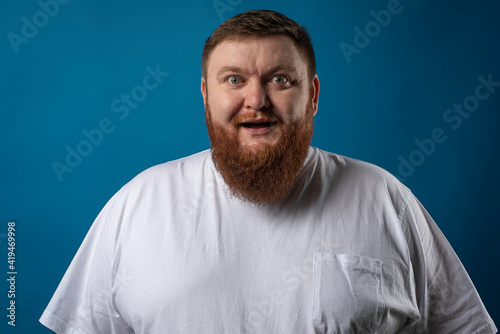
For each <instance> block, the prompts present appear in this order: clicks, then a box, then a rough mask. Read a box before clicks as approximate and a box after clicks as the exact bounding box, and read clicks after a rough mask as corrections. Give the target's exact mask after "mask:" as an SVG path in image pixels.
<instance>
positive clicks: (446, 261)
mask: <svg viewBox="0 0 500 334" xmlns="http://www.w3.org/2000/svg"><path fill="white" fill-rule="evenodd" d="M315 67H316V65H315V60H314V51H313V48H312V45H311V41H310V38H309V35H308V33H307V32H306V30H305V29H304V28H303V27H301V26H300V25H298V24H297V23H296V22H295V21H293V20H291V19H289V18H288V17H286V16H284V15H282V14H280V13H277V12H273V11H265V10H260V11H249V12H245V13H242V14H239V15H237V16H235V17H233V18H231V19H229V20H228V21H226V22H224V23H223V24H221V26H220V27H219V28H217V30H216V31H215V32H214V33H213V34H212V36H211V37H210V38H209V39H208V40H207V42H206V44H205V47H204V50H203V55H202V79H201V92H202V95H203V101H204V104H205V116H206V122H207V127H208V132H209V136H210V141H211V149H210V150H207V151H204V152H201V153H198V154H196V155H193V156H190V157H187V158H183V159H180V160H177V161H172V162H168V163H166V164H162V165H159V166H155V167H153V168H150V169H148V170H147V171H145V172H143V173H141V174H140V175H139V176H137V177H136V178H134V179H133V180H132V181H131V182H129V183H128V184H127V185H126V186H124V187H123V188H122V189H121V190H120V191H119V192H118V193H117V194H116V195H115V196H114V197H113V198H112V199H111V200H110V201H109V202H108V204H107V205H106V206H105V207H104V209H103V210H102V211H101V213H100V214H99V216H98V217H97V219H96V221H95V222H94V224H93V226H92V228H91V229H90V231H89V233H88V235H87V237H86V238H85V240H84V242H83V244H82V245H81V247H80V249H79V251H78V253H77V254H76V256H75V258H74V260H73V262H72V263H71V265H70V267H69V269H68V271H67V273H66V274H65V276H64V278H63V280H62V282H61V283H60V285H59V287H58V289H57V291H56V293H55V294H54V297H53V298H52V300H51V302H50V304H49V305H48V307H47V309H46V310H45V312H44V314H43V315H42V318H41V322H42V323H43V324H44V325H46V326H47V327H49V328H50V329H52V330H54V331H55V332H57V333H175V334H181V333H189V334H192V333H214V334H215V333H217V334H220V333H231V334H234V333H301V334H304V333H306V334H307V333H384V334H388V333H433V334H435V333H443V334H444V333H495V332H496V328H495V325H494V323H493V321H492V320H491V318H490V317H489V315H488V313H487V312H486V310H485V308H484V306H483V304H482V302H481V300H480V298H479V296H478V294H477V292H476V290H475V289H474V286H473V284H472V282H471V281H470V279H469V277H468V275H467V273H466V271H465V270H464V268H463V266H462V265H461V263H460V261H459V260H458V258H457V257H456V255H455V253H454V252H453V250H452V248H451V247H450V245H449V244H448V242H447V241H446V239H445V237H444V236H443V235H442V234H441V232H440V231H439V229H438V227H437V226H436V224H435V223H434V222H433V220H432V219H431V217H430V216H429V215H428V213H427V212H426V211H425V209H424V208H423V207H422V206H421V204H420V203H419V202H418V200H417V199H416V198H415V197H414V196H413V195H412V193H411V192H410V191H409V190H408V189H407V188H406V187H405V186H403V185H402V184H401V183H400V182H399V181H397V180H396V179H395V178H394V177H392V176H391V175H390V174H388V173H387V172H385V171H384V170H382V169H380V168H378V167H375V166H373V165H370V164H368V163H364V162H360V161H357V160H353V159H349V158H346V157H342V156H339V155H336V154H333V153H328V152H325V151H322V150H319V149H317V148H313V147H310V142H311V137H312V132H313V119H314V115H315V114H316V112H317V110H318V96H319V79H318V76H317V75H316V68H315Z"/></svg>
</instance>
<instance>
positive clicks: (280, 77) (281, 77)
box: [271, 75, 288, 85]
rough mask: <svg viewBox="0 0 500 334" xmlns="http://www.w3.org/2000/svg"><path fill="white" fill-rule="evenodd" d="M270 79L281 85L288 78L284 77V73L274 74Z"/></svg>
mask: <svg viewBox="0 0 500 334" xmlns="http://www.w3.org/2000/svg"><path fill="white" fill-rule="evenodd" d="M271 81H272V82H273V83H275V84H277V85H283V84H286V83H287V82H288V78H287V77H285V76H284V75H275V76H274V77H273V78H272V79H271Z"/></svg>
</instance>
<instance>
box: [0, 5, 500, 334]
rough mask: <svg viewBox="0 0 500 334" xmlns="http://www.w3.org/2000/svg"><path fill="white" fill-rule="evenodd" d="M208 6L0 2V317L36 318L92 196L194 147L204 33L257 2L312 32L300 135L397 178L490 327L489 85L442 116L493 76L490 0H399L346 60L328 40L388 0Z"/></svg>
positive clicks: (492, 110) (87, 218)
mask: <svg viewBox="0 0 500 334" xmlns="http://www.w3.org/2000/svg"><path fill="white" fill-rule="evenodd" d="M43 1H44V0H42V2H43ZM221 3H222V4H224V5H225V7H224V5H221ZM215 4H216V5H217V6H216V5H214V2H213V1H212V0H206V1H190V0H188V1H156V0H146V1H140V2H139V1H107V2H105V3H102V1H95V0H87V1H75V0H73V1H69V2H68V3H66V4H60V5H59V8H58V11H57V13H52V14H53V15H52V16H53V17H51V16H49V15H46V17H45V18H47V20H46V21H44V16H43V14H40V13H38V12H40V11H41V10H42V7H41V5H40V4H39V3H38V2H37V1H34V0H31V1H26V0H23V1H3V2H2V4H1V5H0V17H1V19H0V32H1V36H2V38H1V40H0V52H1V54H0V62H1V67H0V94H1V95H0V96H1V100H0V108H1V109H0V110H1V113H0V145H1V146H0V147H1V149H0V156H1V163H0V178H1V179H0V250H1V251H0V261H1V262H2V263H3V264H2V268H5V271H4V273H3V274H1V275H0V278H1V279H0V281H1V284H0V306H1V307H0V310H3V311H0V319H1V321H0V331H1V332H2V333H10V332H12V333H14V332H17V333H47V332H49V331H48V330H46V329H44V327H43V326H41V325H40V324H39V323H38V318H39V317H40V315H41V313H42V311H43V309H44V308H45V306H46V304H47V303H48V301H49V299H50V297H51V296H52V294H53V292H54V291H55V289H56V287H57V284H58V283H59V281H60V279H61V278H62V276H63V274H64V272H65V270H66V268H67V267H68V265H69V263H70V261H71V259H72V258H73V256H74V254H75V252H76V251H77V249H78V247H79V245H80V243H81V241H82V240H83V238H84V236H85V234H86V232H87V231H88V229H89V227H90V225H91V224H92V222H93V220H94V219H95V217H96V215H97V214H98V212H99V211H100V209H101V208H102V207H103V206H104V204H105V203H106V201H107V200H108V199H109V198H110V197H111V196H112V195H113V194H114V193H115V192H116V191H117V190H118V189H119V188H120V187H121V186H123V185H124V184H125V183H126V182H128V181H129V180H130V179H131V178H132V177H134V176H135V175H136V174H138V173H139V172H141V171H142V170H144V169H146V168H147V167H150V166H152V165H155V164H158V163H162V162H165V161H169V160H172V159H176V158H180V157H183V156H186V155H190V154H193V153H196V152H198V151H201V150H203V149H207V148H208V147H209V141H208V136H207V132H206V129H205V123H204V116H203V102H202V97H201V94H200V92H199V85H200V65H199V62H200V57H201V51H202V46H203V43H204V41H205V39H206V38H207V37H208V36H209V35H210V34H211V33H212V31H213V30H214V29H215V28H216V27H217V26H218V25H219V24H220V23H221V22H222V20H224V19H227V18H229V17H231V16H233V15H235V14H237V13H239V12H242V11H245V10H249V9H262V8H266V9H274V10H278V11H281V12H283V13H284V14H286V15H288V16H290V17H291V18H293V19H295V20H296V21H298V22H299V23H301V24H303V25H305V26H306V27H307V28H308V30H309V31H310V33H311V36H312V39H313V44H314V46H315V50H316V54H317V63H318V70H317V73H318V74H319V78H320V82H321V93H320V106H319V112H318V114H317V117H316V126H315V130H316V132H315V137H314V139H313V145H315V146H317V147H320V148H322V149H324V150H327V151H332V152H336V153H339V154H342V155H347V156H350V157H354V158H358V159H361V160H365V161H369V162H372V163H375V164H377V165H379V166H381V167H383V168H385V169H387V170H388V171H390V172H391V173H393V174H395V175H397V176H398V177H400V179H402V181H403V182H404V183H405V184H406V185H407V186H408V187H409V188H410V189H412V191H413V192H414V193H415V194H416V195H417V197H418V198H419V199H420V201H421V202H422V203H423V204H424V206H425V207H426V208H427V210H428V211H429V212H430V213H431V215H432V216H433V217H434V219H435V220H436V222H437V223H438V225H439V226H440V228H441V229H442V231H443V232H444V234H445V235H446V236H447V238H448V240H449V241H450V243H451V244H452V246H453V247H454V249H455V251H456V252H457V254H458V255H459V257H460V258H461V260H462V262H463V264H464V265H465V267H466V268H467V270H468V272H469V274H470V276H471V277H472V279H473V281H474V283H475V285H476V287H477V289H478V290H479V293H480V294H481V296H482V298H483V301H484V303H485V305H486V307H487V309H488V310H489V312H490V314H491V315H492V317H493V318H494V320H495V321H496V323H497V325H499V324H500V306H499V304H498V300H499V299H500V289H498V284H497V280H498V273H499V271H500V250H499V247H497V246H496V243H497V241H498V237H499V232H500V228H499V226H498V223H499V222H500V209H499V208H500V206H499V200H500V195H499V193H498V191H497V189H498V187H499V186H500V178H499V174H498V162H499V157H498V154H499V143H500V138H499V136H500V135H499V134H500V132H499V131H498V130H497V128H498V124H499V121H500V87H498V88H496V91H495V92H493V93H491V94H490V96H489V98H487V99H485V100H484V101H480V104H479V107H478V108H477V110H475V111H474V112H472V113H471V115H470V117H468V118H466V119H463V120H462V123H461V124H460V126H459V127H458V128H456V129H453V128H452V127H451V125H453V124H454V123H450V122H446V121H445V120H444V119H443V115H444V114H445V112H446V110H447V109H448V108H451V107H452V106H453V104H454V103H457V104H461V103H463V101H464V99H465V98H467V97H468V96H470V95H473V94H474V92H475V88H476V86H477V85H478V84H479V81H478V79H477V78H478V77H479V76H483V77H484V78H488V76H489V75H491V76H492V79H493V81H496V82H498V81H500V64H499V59H500V46H499V39H498V36H500V21H499V20H498V17H499V14H500V11H499V9H500V5H499V3H498V2H497V1H481V2H477V3H476V2H473V1H465V0H463V1H462V0H455V1H451V0H440V1H431V0H413V1H410V0H401V3H400V7H398V8H400V12H399V13H398V14H393V15H392V17H391V21H390V23H389V24H387V25H386V26H385V27H380V31H377V30H372V31H371V32H370V34H371V35H372V37H369V36H368V37H369V39H370V40H369V41H366V40H365V42H366V43H365V44H367V45H364V46H363V47H362V48H358V49H359V50H358V53H354V54H352V55H351V57H350V62H348V59H347V58H346V57H345V55H344V54H343V52H342V50H341V48H340V44H341V43H342V42H344V43H348V44H350V45H355V44H354V38H355V35H356V32H355V30H354V28H355V27H359V28H360V29H361V30H364V29H365V25H366V24H367V23H369V22H370V21H373V20H374V18H373V16H372V15H371V14H370V11H372V10H374V11H376V12H378V11H380V10H383V9H387V6H388V2H387V1H372V0H370V1H369V0H358V1H339V0H336V1H314V0H313V1H307V2H306V1H291V0H286V1H273V2H272V3H270V2H269V1H250V0H243V1H242V0H220V1H219V2H216V3H215ZM217 8H219V9H217ZM52 10H53V12H54V11H55V10H54V8H52ZM37 13H38V14H37ZM34 16H35V17H34ZM23 17H26V18H27V20H28V21H30V22H33V20H34V19H35V20H38V21H36V22H38V24H39V25H40V27H38V32H37V33H36V35H35V34H34V32H33V31H31V33H32V35H31V37H30V38H27V39H26V40H25V41H24V42H25V43H21V44H19V45H17V46H16V45H15V44H16V43H12V42H11V41H10V40H9V36H10V38H12V36H13V34H16V35H18V36H22V29H23V25H24V24H25V23H24V22H23ZM369 27H370V24H369ZM375 28H376V27H375ZM375 28H374V27H373V26H372V29H375ZM25 30H26V29H25ZM25 32H26V31H25ZM9 34H10V35H9ZM16 48H17V50H16ZM16 51H17V52H16ZM157 65H159V68H160V70H161V71H163V72H168V73H169V75H168V76H167V77H165V78H164V80H163V82H161V83H159V84H158V86H157V87H156V88H155V89H153V90H151V91H146V93H147V96H146V97H145V98H144V99H143V100H142V98H143V97H144V96H141V100H142V101H140V102H139V103H137V105H136V106H135V108H128V109H129V113H128V115H125V113H124V111H123V109H122V111H123V112H120V113H116V112H115V111H117V110H116V106H115V108H114V109H113V108H112V107H111V104H112V103H113V101H114V100H115V99H119V98H120V96H121V94H131V92H132V91H134V92H135V96H138V95H137V94H139V93H140V92H141V88H140V86H141V85H142V80H143V78H144V77H145V75H146V74H147V70H146V67H147V66H150V67H151V68H153V69H155V68H156V66H157ZM138 86H139V88H137V87H138ZM142 92H144V90H142ZM482 92H483V93H484V92H486V91H482ZM119 106H121V107H124V106H125V104H123V103H121V104H119ZM120 117H121V118H120ZM106 118H107V119H109V120H110V122H112V128H113V131H111V132H110V133H106V134H103V137H102V140H100V142H99V141H98V142H97V143H98V144H96V145H93V146H92V147H91V148H88V147H87V152H86V153H89V152H88V151H89V150H90V149H91V150H92V151H91V152H90V153H89V154H87V156H85V157H83V158H82V160H81V161H80V162H79V163H78V164H76V166H75V167H74V168H72V172H71V173H69V172H67V173H64V174H63V175H62V176H61V179H59V178H58V177H57V175H56V173H55V172H54V169H53V163H54V162H58V163H61V164H65V159H66V155H67V147H68V146H69V147H70V148H72V149H76V148H77V146H78V145H79V143H81V142H82V141H83V140H85V139H86V138H85V136H84V134H83V133H82V131H83V130H87V131H91V130H93V129H97V128H98V127H99V123H100V122H101V121H102V120H103V119H106ZM436 128H441V129H442V130H443V131H444V133H445V135H446V138H447V139H446V141H445V142H443V143H439V144H436V145H435V148H434V150H433V151H432V152H430V153H429V152H428V153H429V154H426V155H424V154H423V153H422V154H420V156H419V155H418V153H412V152H414V151H415V150H417V149H418V147H417V146H416V144H415V140H424V139H426V138H430V136H431V132H432V131H433V130H434V129H436ZM81 145H84V144H80V149H85V147H83V146H81ZM82 147H83V148H82ZM411 154H413V159H414V161H416V162H418V164H419V165H418V166H416V167H415V168H414V170H413V171H412V172H411V173H401V172H400V171H398V167H399V164H400V162H399V160H398V159H399V157H400V156H401V157H403V158H405V159H409V158H410V155H411ZM419 157H420V158H421V159H420V160H418V158H419ZM422 157H423V158H424V159H425V160H423V159H422ZM415 159H417V160H418V161H417V160H415ZM403 174H404V175H403ZM407 174H411V175H407ZM403 176H405V177H403ZM10 220H14V221H15V222H16V224H17V225H16V228H17V235H16V238H17V239H16V242H17V248H16V252H17V263H16V264H17V268H16V269H17V271H18V275H17V282H16V289H17V291H16V305H17V314H16V315H17V317H16V327H15V328H12V327H10V326H8V325H7V320H8V319H7V318H6V314H7V311H6V307H7V306H8V302H9V300H8V298H7V291H8V286H7V282H6V278H7V274H6V273H7V268H6V267H7V249H6V248H7V244H6V238H5V233H7V222H8V221H10Z"/></svg>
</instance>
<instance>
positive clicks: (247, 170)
mask: <svg viewBox="0 0 500 334" xmlns="http://www.w3.org/2000/svg"><path fill="white" fill-rule="evenodd" d="M210 113H211V111H210V106H209V104H208V103H207V106H206V109H205V120H206V123H207V128H208V135H209V136H210V142H211V145H212V148H211V151H212V159H213V161H214V164H215V167H216V168H217V170H218V171H219V172H220V174H221V175H222V177H223V178H224V181H225V182H226V184H227V186H228V187H229V190H230V192H231V194H232V195H234V196H236V197H238V198H240V199H242V200H245V201H248V202H251V203H254V204H256V205H271V204H273V203H276V202H277V201H279V200H281V199H284V198H285V197H286V196H287V195H288V194H289V193H290V191H291V190H292V188H293V186H294V185H295V182H296V180H297V177H298V175H299V172H300V170H301V168H302V166H303V164H304V160H305V159H306V157H307V152H308V149H309V145H310V143H311V139H312V134H313V124H314V113H313V108H312V104H311V103H309V104H308V106H307V107H306V114H305V116H304V118H303V119H301V120H300V121H299V122H297V123H295V124H293V125H292V126H290V127H289V128H284V127H283V125H282V123H280V122H278V124H277V126H279V131H280V132H281V134H280V138H279V139H278V142H277V143H275V144H273V145H270V144H262V145H261V147H259V148H258V149H256V150H249V149H248V148H246V149H245V148H244V147H242V146H241V144H240V142H239V140H238V138H237V134H236V133H237V131H235V132H234V133H231V132H229V131H228V130H226V129H225V128H224V127H223V126H221V125H219V124H215V123H214V122H213V121H212V119H211V118H210ZM269 117H270V118H277V117H276V115H269ZM235 123H237V122H235ZM237 126H238V125H236V124H235V129H236V127H237Z"/></svg>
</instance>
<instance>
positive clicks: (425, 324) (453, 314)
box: [398, 195, 497, 334]
mask: <svg viewBox="0 0 500 334" xmlns="http://www.w3.org/2000/svg"><path fill="white" fill-rule="evenodd" d="M401 222H402V228H403V230H404V233H405V237H406V240H407V243H408V247H409V252H410V256H411V263H412V269H413V273H414V282H415V291H416V298H417V304H418V308H419V312H420V317H421V319H420V321H418V322H417V323H415V324H412V325H411V326H410V325H409V326H408V327H405V328H404V329H403V330H402V331H400V332H398V333H401V334H411V333H415V334H423V333H432V334H449V333H473V334H490V333H496V332H497V329H496V327H495V324H494V323H493V320H492V319H491V318H490V316H489V315H488V313H487V311H486V309H485V307H484V305H483V303H482V301H481V299H480V297H479V295H478V293H477V291H476V289H475V287H474V285H473V283H472V281H471V279H470V278H469V276H468V274H467V272H466V270H465V268H464V267H463V265H462V263H461V262H460V260H459V259H458V257H457V255H456V254H455V252H454V251H453V249H452V247H451V246H450V244H449V243H448V241H447V240H446V238H445V237H444V235H443V234H442V232H441V231H440V230H439V228H438V226H437V225H436V223H435V222H434V221H433V220H432V218H431V217H430V215H429V214H428V212H427V211H426V210H425V208H424V207H423V206H422V204H421V203H420V202H419V201H418V200H417V199H416V198H415V197H414V196H413V195H410V199H409V202H408V205H407V207H406V208H405V210H404V212H403V215H402V217H401Z"/></svg>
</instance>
